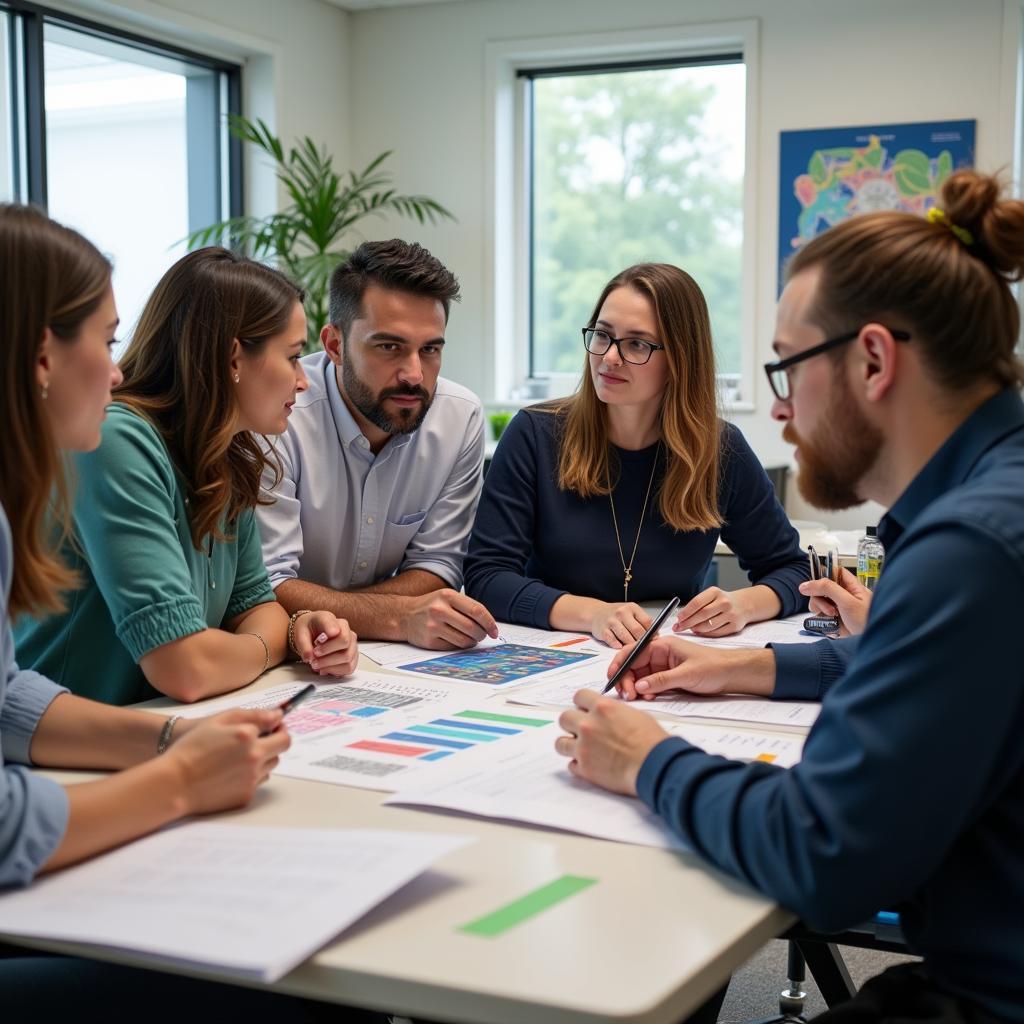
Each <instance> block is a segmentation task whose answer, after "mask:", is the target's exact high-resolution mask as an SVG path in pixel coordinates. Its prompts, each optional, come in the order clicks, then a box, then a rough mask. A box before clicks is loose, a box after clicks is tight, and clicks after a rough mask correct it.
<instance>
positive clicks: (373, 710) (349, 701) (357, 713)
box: [288, 686, 421, 736]
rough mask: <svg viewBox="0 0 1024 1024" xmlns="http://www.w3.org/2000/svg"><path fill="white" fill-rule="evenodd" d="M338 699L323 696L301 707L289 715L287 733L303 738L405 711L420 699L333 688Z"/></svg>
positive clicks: (381, 692)
mask: <svg viewBox="0 0 1024 1024" xmlns="http://www.w3.org/2000/svg"><path fill="white" fill-rule="evenodd" d="M334 689H335V692H337V693H339V696H337V697H332V696H325V697H323V698H322V699H318V700H317V699H314V701H311V702H309V703H307V704H303V705H300V706H299V707H298V708H296V709H295V710H294V711H293V712H291V714H290V715H289V716H288V731H289V732H290V733H291V734H292V735H293V736H302V735H305V734H307V733H311V732H318V731H319V730H320V729H333V728H336V727H337V726H339V725H345V724H348V723H354V722H360V721H365V720H366V719H368V718H376V717H377V715H383V714H385V713H386V712H388V711H390V710H391V709H392V708H404V707H409V706H411V705H413V704H418V703H419V702H420V699H421V698H419V697H412V696H404V695H402V694H396V693H385V692H383V691H381V690H367V689H363V688H362V687H356V686H346V687H345V688H344V689H342V687H340V686H339V687H336V688H334Z"/></svg>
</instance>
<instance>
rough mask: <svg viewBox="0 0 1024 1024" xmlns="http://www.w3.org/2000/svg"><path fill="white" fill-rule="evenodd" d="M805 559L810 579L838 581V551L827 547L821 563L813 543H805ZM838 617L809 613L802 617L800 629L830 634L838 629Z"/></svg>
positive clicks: (824, 634) (820, 634)
mask: <svg viewBox="0 0 1024 1024" xmlns="http://www.w3.org/2000/svg"><path fill="white" fill-rule="evenodd" d="M807 560H808V561H809V562H810V565H811V579H812V580H822V579H828V580H832V581H833V582H834V583H838V582H839V573H840V561H839V552H838V550H835V549H833V548H829V549H828V551H826V552H825V564H824V566H823V565H822V564H821V557H820V556H819V555H818V552H817V551H815V550H814V545H813V544H808V545H807ZM839 625H840V622H839V617H838V616H837V615H811V616H809V617H808V618H806V619H804V621H803V624H802V625H801V629H803V630H804V631H805V632H807V633H817V634H818V635H819V636H831V635H832V634H833V633H835V632H837V631H838V629H839Z"/></svg>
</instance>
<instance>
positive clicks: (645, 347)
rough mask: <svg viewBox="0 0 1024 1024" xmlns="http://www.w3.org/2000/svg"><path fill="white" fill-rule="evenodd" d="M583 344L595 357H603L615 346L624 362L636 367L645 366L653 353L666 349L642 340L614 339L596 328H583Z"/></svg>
mask: <svg viewBox="0 0 1024 1024" xmlns="http://www.w3.org/2000/svg"><path fill="white" fill-rule="evenodd" d="M583 344H584V346H585V347H586V349H587V351H588V352H592V353H593V354H594V355H595V356H603V355H604V354H605V352H607V351H608V349H610V348H611V347H612V345H614V346H615V347H616V348H617V349H618V350H619V358H620V359H621V360H622V361H623V362H625V363H633V364H635V365H636V366H643V364H644V363H646V362H647V360H648V359H650V358H651V354H652V353H654V352H660V351H661V350H662V349H664V347H665V346H664V345H658V344H656V343H655V342H653V341H643V340H642V339H641V338H613V337H612V336H611V335H610V334H609V333H608V332H607V331H599V330H597V329H596V328H594V327H584V328H583Z"/></svg>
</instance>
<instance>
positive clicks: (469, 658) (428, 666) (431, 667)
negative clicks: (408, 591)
mask: <svg viewBox="0 0 1024 1024" xmlns="http://www.w3.org/2000/svg"><path fill="white" fill-rule="evenodd" d="M593 657H596V655H594V654H589V653H584V652H573V651H565V650H558V651H555V650H550V649H547V650H545V649H544V648H541V647H527V646H525V645H523V644H496V645H494V646H491V647H474V648H472V649H470V650H468V651H454V652H452V653H451V654H446V655H444V656H443V657H441V658H430V659H428V660H426V661H414V662H411V663H410V664H407V665H400V666H399V668H401V669H402V671H404V672H416V673H419V674H421V675H426V676H439V677H441V678H444V679H459V680H462V681H464V682H471V683H487V684H489V685H491V686H505V685H506V684H508V683H517V682H519V681H520V680H523V679H529V678H530V677H531V676H535V675H539V674H540V673H541V672H550V671H552V670H553V669H564V668H569V667H571V666H572V665H577V664H579V663H580V662H582V661H587V660H588V659H590V658H593Z"/></svg>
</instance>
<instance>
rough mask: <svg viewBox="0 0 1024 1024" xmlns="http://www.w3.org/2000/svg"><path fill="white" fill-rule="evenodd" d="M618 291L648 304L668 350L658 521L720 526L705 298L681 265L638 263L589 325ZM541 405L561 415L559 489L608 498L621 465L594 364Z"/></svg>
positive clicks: (683, 526)
mask: <svg viewBox="0 0 1024 1024" xmlns="http://www.w3.org/2000/svg"><path fill="white" fill-rule="evenodd" d="M617 288H632V289H633V290H634V291H636V292H638V293H639V294H641V295H643V296H645V297H646V298H647V299H648V300H649V301H650V303H651V306H652V308H653V309H654V316H655V319H656V320H657V324H658V337H659V339H660V341H661V343H662V344H664V346H665V349H664V351H663V352H660V353H659V352H656V353H654V354H653V355H652V356H651V358H652V359H665V360H666V361H667V363H668V381H667V383H666V385H665V390H664V392H663V393H662V396H661V399H660V403H659V410H658V418H659V422H660V428H661V438H662V443H663V444H664V446H665V449H666V455H667V459H666V470H665V478H664V480H663V482H662V484H661V488H660V492H659V495H658V505H659V508H660V510H661V516H662V518H663V519H664V520H665V522H666V523H668V524H669V525H670V526H672V527H673V528H674V529H676V530H710V529H715V528H717V527H719V526H721V525H722V517H721V515H720V514H719V511H718V486H719V459H720V444H721V439H720V423H719V419H718V401H717V394H716V384H715V352H714V346H713V345H712V341H711V320H710V318H709V316H708V307H707V303H706V302H705V301H704V295H703V293H702V292H701V290H700V287H699V286H698V285H697V282H696V281H694V279H693V278H692V277H690V275H689V274H687V273H686V272H685V271H683V270H680V269H679V268H678V267H674V266H672V265H671V264H668V263H639V264H637V265H636V266H633V267H629V268H628V269H626V270H623V271H622V273H621V274H617V275H616V276H615V277H613V278H612V280H611V281H609V282H608V284H607V285H605V288H604V291H603V292H601V297H600V298H599V299H598V300H597V303H596V305H595V306H594V312H593V314H592V315H591V318H590V324H591V325H593V324H594V323H595V322H596V321H597V319H598V315H599V314H600V312H601V307H602V306H603V305H604V301H605V299H606V298H607V297H608V296H609V294H611V292H613V291H615V290H616V289H617ZM544 408H545V409H547V410H548V411H550V412H553V413H556V414H559V415H560V416H562V417H563V423H562V430H561V436H560V439H559V444H560V448H559V463H558V486H559V487H561V488H562V489H563V490H570V491H575V492H576V493H577V494H579V495H581V496H582V497H584V498H590V497H595V496H597V495H602V494H607V493H608V492H609V490H610V489H612V488H614V486H615V479H616V476H617V474H618V467H617V466H614V465H612V464H611V462H612V456H611V449H610V446H609V443H608V411H607V409H606V407H605V404H604V403H603V402H602V401H601V400H600V399H599V398H598V397H597V392H596V391H595V390H594V385H593V383H592V381H591V379H590V363H589V359H587V360H585V361H584V367H583V379H582V380H581V381H580V385H579V387H578V388H577V389H576V392H575V394H573V395H571V396H570V397H569V398H566V399H561V400H557V401H555V402H550V403H547V405H546V406H544Z"/></svg>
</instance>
